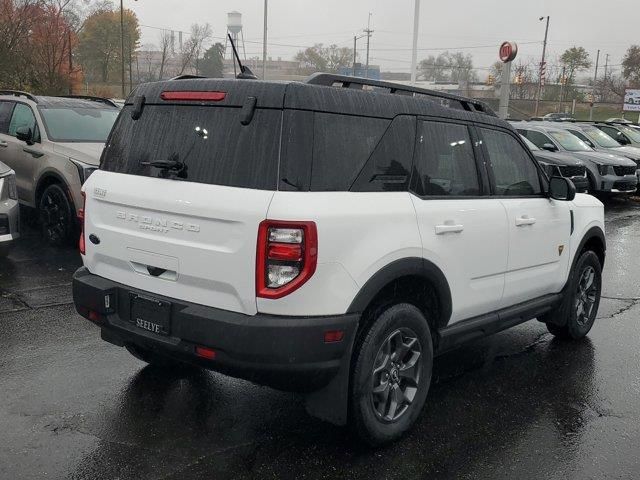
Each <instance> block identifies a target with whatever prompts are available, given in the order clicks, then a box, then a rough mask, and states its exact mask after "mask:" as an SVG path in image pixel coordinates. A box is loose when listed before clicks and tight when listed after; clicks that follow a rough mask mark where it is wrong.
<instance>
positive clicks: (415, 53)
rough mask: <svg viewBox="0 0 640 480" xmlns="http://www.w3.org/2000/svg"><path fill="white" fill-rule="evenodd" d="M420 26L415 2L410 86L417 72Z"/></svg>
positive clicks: (415, 78) (418, 11)
mask: <svg viewBox="0 0 640 480" xmlns="http://www.w3.org/2000/svg"><path fill="white" fill-rule="evenodd" d="M419 25H420V0H415V10H414V12H413V50H412V52H411V84H412V85H415V83H416V80H417V77H418V72H417V67H418V27H419Z"/></svg>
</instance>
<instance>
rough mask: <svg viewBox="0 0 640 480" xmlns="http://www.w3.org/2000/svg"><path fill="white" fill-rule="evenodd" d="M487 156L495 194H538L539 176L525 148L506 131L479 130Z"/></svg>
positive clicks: (539, 189) (539, 188)
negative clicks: (491, 171)
mask: <svg viewBox="0 0 640 480" xmlns="http://www.w3.org/2000/svg"><path fill="white" fill-rule="evenodd" d="M480 132H481V134H482V138H483V143H484V146H485V148H486V149H487V152H488V154H489V160H490V163H491V168H492V170H493V176H494V180H495V193H496V195H505V196H514V195H515V196H518V195H538V194H540V193H541V192H542V189H541V187H540V176H539V175H538V169H537V168H536V166H535V164H534V161H533V160H532V159H531V158H530V157H529V155H527V152H526V150H525V148H524V147H523V146H522V145H521V144H520V142H518V141H517V140H516V139H515V138H514V137H513V136H511V135H509V134H508V133H506V132H500V131H497V130H490V129H488V128H480Z"/></svg>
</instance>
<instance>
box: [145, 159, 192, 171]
mask: <svg viewBox="0 0 640 480" xmlns="http://www.w3.org/2000/svg"><path fill="white" fill-rule="evenodd" d="M140 165H149V166H150V167H154V168H159V169H161V170H182V169H183V168H184V167H185V164H184V163H182V162H180V161H178V160H155V161H153V162H140Z"/></svg>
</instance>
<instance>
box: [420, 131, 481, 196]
mask: <svg viewBox="0 0 640 480" xmlns="http://www.w3.org/2000/svg"><path fill="white" fill-rule="evenodd" d="M417 136H418V144H417V147H416V155H415V160H414V162H415V172H414V175H413V179H412V190H413V191H414V192H415V193H416V194H417V195H421V196H443V195H446V196H468V195H480V182H479V180H478V169H477V167H476V162H475V157H474V153H473V146H472V144H471V137H470V136H469V129H468V128H467V126H466V125H460V124H455V123H444V122H422V121H421V122H418V135H417Z"/></svg>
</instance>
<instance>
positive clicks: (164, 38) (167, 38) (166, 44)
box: [158, 30, 173, 80]
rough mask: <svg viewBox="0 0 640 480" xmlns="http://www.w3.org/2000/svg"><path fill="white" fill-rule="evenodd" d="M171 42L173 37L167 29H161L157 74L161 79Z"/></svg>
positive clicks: (169, 52)
mask: <svg viewBox="0 0 640 480" xmlns="http://www.w3.org/2000/svg"><path fill="white" fill-rule="evenodd" d="M172 44H173V37H172V36H171V32H169V31H168V30H162V32H160V73H159V74H158V80H162V79H163V77H164V73H165V68H166V64H167V60H168V58H169V55H170V54H171V46H172Z"/></svg>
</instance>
